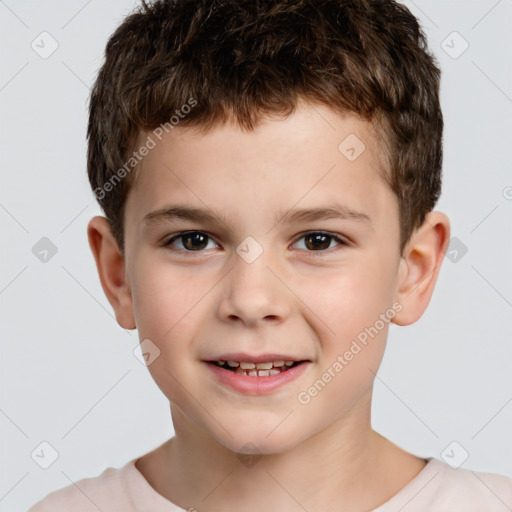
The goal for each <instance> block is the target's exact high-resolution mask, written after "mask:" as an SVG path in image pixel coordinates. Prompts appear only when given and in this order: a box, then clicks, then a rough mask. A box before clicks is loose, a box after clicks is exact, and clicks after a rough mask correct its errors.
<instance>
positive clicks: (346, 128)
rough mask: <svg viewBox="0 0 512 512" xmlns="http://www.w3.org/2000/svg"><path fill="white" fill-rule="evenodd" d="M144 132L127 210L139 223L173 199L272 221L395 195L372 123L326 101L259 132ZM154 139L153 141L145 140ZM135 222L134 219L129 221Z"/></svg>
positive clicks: (362, 206)
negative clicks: (295, 211)
mask: <svg viewBox="0 0 512 512" xmlns="http://www.w3.org/2000/svg"><path fill="white" fill-rule="evenodd" d="M161 131H162V130H160V131H157V134H155V131H153V132H152V131H148V132H144V133H141V134H140V136H139V144H140V145H142V144H144V143H145V141H148V140H149V139H151V140H152V141H153V142H154V144H153V143H152V144H151V146H154V147H152V149H151V150H150V151H149V152H148V154H147V155H146V156H145V157H144V159H143V160H142V162H141V163H140V164H139V166H138V169H137V174H136V179H135V180H134V183H133V185H132V188H131V190H130V192H129V194H128V198H127V204H126V211H127V212H128V214H127V215H129V216H130V217H131V221H133V222H135V221H137V222H140V221H141V220H142V219H143V218H144V217H146V216H147V215H148V214H150V213H151V212H153V211H155V210H158V209H163V208H167V207H169V206H172V205H173V204H174V205H175V204H176V203H180V204H184V203H186V204H188V205H190V206H194V207H197V208H202V209H204V208H207V209H212V210H214V211H216V212H218V213H221V212H222V214H223V217H225V218H229V217H230V216H232V217H234V219H235V220H237V221H239V222H241V221H242V220H244V217H245V216H247V219H250V218H251V216H252V217H254V216H255V214H257V215H258V217H259V218H262V217H265V216H267V218H266V220H267V222H275V218H276V216H279V214H280V213H282V212H283V211H284V210H288V209H290V208H292V207H293V206H296V207H299V206H300V207H304V208H306V207H309V208H312V207H320V206H322V205H326V204H341V205H343V206H345V208H346V210H347V211H354V212H362V213H364V214H365V215H366V216H368V217H376V216H378V214H379V211H380V210H381V209H382V208H384V207H385V206H386V204H385V203H386V202H389V201H393V199H394V195H393V194H392V192H391V190H390V189H389V187H388V185H387V184H386V182H385V181H384V179H383V177H382V175H383V172H384V171H383V169H382V161H383V158H382V149H381V147H380V145H379V143H378V141H377V138H376V136H375V133H374V129H373V126H372V125H371V124H370V123H368V122H366V121H363V120H360V119H358V118H356V117H355V116H351V115H346V116H343V117H342V116H340V115H339V114H337V113H335V112H333V111H331V110H330V109H328V108H327V107H323V106H318V105H317V106H300V107H299V108H298V109H297V110H296V111H295V112H294V113H292V114H291V115H289V116H288V117H286V118H277V117H275V118H268V119H266V120H264V121H262V122H261V123H260V124H258V125H257V126H256V128H255V129H254V131H243V130H241V129H240V128H239V127H238V126H237V125H234V124H230V123H227V124H225V125H220V126H218V127H215V128H213V129H212V130H211V131H209V132H207V133H205V134H202V133H200V132H199V131H198V130H196V129H194V128H188V127H185V128H180V127H179V126H177V127H175V128H173V129H170V130H168V132H169V133H165V131H164V132H163V133H160V132H161ZM148 137H149V139H148ZM126 221H127V222H130V219H128V218H127V219H126Z"/></svg>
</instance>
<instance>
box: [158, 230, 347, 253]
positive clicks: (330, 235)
mask: <svg viewBox="0 0 512 512" xmlns="http://www.w3.org/2000/svg"><path fill="white" fill-rule="evenodd" d="M193 233H201V234H202V235H205V236H206V237H207V238H208V239H210V240H212V241H214V239H213V238H212V237H211V236H210V235H208V233H205V232H204V231H198V230H191V231H182V232H181V233H177V234H175V235H173V236H172V237H171V238H167V239H166V240H165V241H164V242H163V244H162V245H163V246H164V247H167V248H169V250H171V251H173V252H176V253H192V254H193V253H195V252H197V253H201V252H204V251H205V249H199V250H197V251H191V250H188V249H177V248H175V247H173V246H172V242H174V241H175V240H178V239H180V238H183V237H184V236H186V235H190V234H193ZM310 235H324V236H326V237H328V238H331V239H332V240H334V241H336V242H338V243H339V245H338V246H336V247H332V248H328V249H318V250H316V251H310V250H305V252H307V253H309V254H308V256H312V257H317V256H321V255H322V253H329V254H330V253H331V252H332V251H333V250H336V249H337V248H339V247H340V246H347V245H349V243H348V242H347V241H346V240H345V239H343V238H341V237H339V236H338V235H335V234H334V233H330V232H328V231H307V232H305V233H303V234H302V235H301V237H300V238H298V239H297V240H296V241H295V242H294V243H293V244H296V243H297V242H298V241H299V240H302V239H303V238H305V237H307V236H310ZM214 242H215V241H214ZM215 243H217V242H215ZM329 245H330V244H329ZM316 253H320V254H316Z"/></svg>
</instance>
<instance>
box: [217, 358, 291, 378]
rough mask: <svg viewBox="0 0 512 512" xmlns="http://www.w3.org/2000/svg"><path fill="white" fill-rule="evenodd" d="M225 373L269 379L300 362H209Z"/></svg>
mask: <svg viewBox="0 0 512 512" xmlns="http://www.w3.org/2000/svg"><path fill="white" fill-rule="evenodd" d="M210 362H211V363H212V364H214V365H217V366H218V367H220V368H223V369H225V370H227V371H231V372H234V373H236V374H238V375H246V376H248V377H269V376H270V375H279V374H280V373H281V372H285V371H287V370H289V369H290V368H293V367H294V366H297V365H298V364H299V363H300V361H269V362H263V363H250V362H244V361H240V362H239V361H210Z"/></svg>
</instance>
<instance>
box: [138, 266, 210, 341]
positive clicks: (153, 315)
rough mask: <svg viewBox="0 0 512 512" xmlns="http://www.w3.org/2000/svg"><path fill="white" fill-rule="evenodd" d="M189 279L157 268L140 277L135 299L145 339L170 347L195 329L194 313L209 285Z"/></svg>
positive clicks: (140, 327)
mask: <svg viewBox="0 0 512 512" xmlns="http://www.w3.org/2000/svg"><path fill="white" fill-rule="evenodd" d="M187 275H188V274H187V273H186V272H182V273H180V272H176V270H174V271H173V272H170V271H169V269H166V268H165V266H164V265H156V264H151V265H147V270H144V272H141V273H139V274H137V275H136V277H135V279H134V285H133V286H132V296H133V304H134V310H135V318H136V322H137V328H138V330H139V333H140V337H141V339H144V338H150V339H152V340H154V342H155V343H156V344H163V343H164V342H165V343H168V342H169V341H170V340H172V338H176V337H178V336H179V335H180V333H182V332H183V331H187V330H188V329H191V328H192V325H193V324H194V322H193V321H192V319H193V317H194V309H195V307H196V306H197V305H198V304H199V302H200V301H201V298H202V297H203V296H204V294H205V285H204V282H202V281H201V280H198V279H190V278H188V277H187Z"/></svg>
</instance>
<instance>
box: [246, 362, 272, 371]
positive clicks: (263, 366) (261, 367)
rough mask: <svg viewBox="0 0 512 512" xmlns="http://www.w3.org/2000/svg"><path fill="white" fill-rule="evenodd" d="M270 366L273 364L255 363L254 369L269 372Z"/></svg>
mask: <svg viewBox="0 0 512 512" xmlns="http://www.w3.org/2000/svg"><path fill="white" fill-rule="evenodd" d="M272 364H273V363H256V368H258V370H270V368H272ZM242 368H243V366H242ZM253 368H254V366H253Z"/></svg>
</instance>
